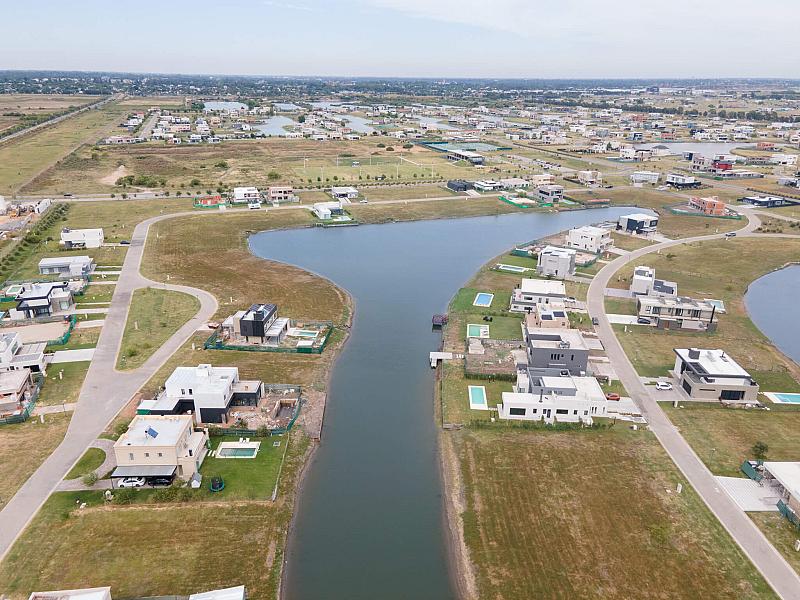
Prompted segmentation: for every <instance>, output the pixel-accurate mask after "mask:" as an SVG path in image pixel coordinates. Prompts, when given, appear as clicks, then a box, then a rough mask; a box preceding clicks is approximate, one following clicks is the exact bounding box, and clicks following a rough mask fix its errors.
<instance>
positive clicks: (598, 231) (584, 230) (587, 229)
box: [570, 225, 609, 236]
mask: <svg viewBox="0 0 800 600" xmlns="http://www.w3.org/2000/svg"><path fill="white" fill-rule="evenodd" d="M573 231H575V232H577V233H580V234H582V235H590V236H597V235H607V234H608V233H609V231H608V229H603V228H602V227H595V226H594V225H584V226H583V227H575V228H573V229H570V233H571V232H573Z"/></svg>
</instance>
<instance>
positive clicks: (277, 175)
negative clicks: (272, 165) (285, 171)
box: [267, 171, 281, 181]
mask: <svg viewBox="0 0 800 600" xmlns="http://www.w3.org/2000/svg"><path fill="white" fill-rule="evenodd" d="M280 178H281V174H280V173H278V172H277V171H270V172H269V173H267V179H269V180H270V181H275V180H276V179H280Z"/></svg>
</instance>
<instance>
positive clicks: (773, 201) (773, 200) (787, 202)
mask: <svg viewBox="0 0 800 600" xmlns="http://www.w3.org/2000/svg"><path fill="white" fill-rule="evenodd" d="M739 202H744V203H745V204H751V205H753V206H757V207H759V208H774V207H776V206H794V205H797V204H800V201H798V200H792V199H790V198H783V197H781V196H745V197H743V198H739Z"/></svg>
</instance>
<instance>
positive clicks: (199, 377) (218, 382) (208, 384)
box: [166, 365, 239, 393]
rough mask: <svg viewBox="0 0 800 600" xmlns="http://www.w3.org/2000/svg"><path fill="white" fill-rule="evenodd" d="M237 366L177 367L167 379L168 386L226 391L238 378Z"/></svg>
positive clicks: (205, 390)
mask: <svg viewBox="0 0 800 600" xmlns="http://www.w3.org/2000/svg"><path fill="white" fill-rule="evenodd" d="M238 376H239V369H238V368H236V367H212V366H211V365H198V366H196V367H177V368H176V369H175V370H174V371H173V372H172V375H170V376H169V378H168V379H167V381H166V387H167V388H168V389H169V388H171V387H178V388H181V389H190V388H198V389H202V390H203V392H206V393H208V392H211V393H213V392H215V391H216V392H218V393H225V392H227V391H228V389H229V388H230V386H231V384H232V383H233V382H234V381H235V380H236V379H237V378H238Z"/></svg>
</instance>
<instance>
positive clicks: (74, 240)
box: [59, 228, 105, 250]
mask: <svg viewBox="0 0 800 600" xmlns="http://www.w3.org/2000/svg"><path fill="white" fill-rule="evenodd" d="M104 241H105V238H104V237H103V230H102V229H69V228H64V229H62V230H61V241H60V242H59V243H60V244H61V245H62V246H64V247H65V248H66V249H67V250H73V249H76V248H99V247H100V246H102V245H103V242H104Z"/></svg>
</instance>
